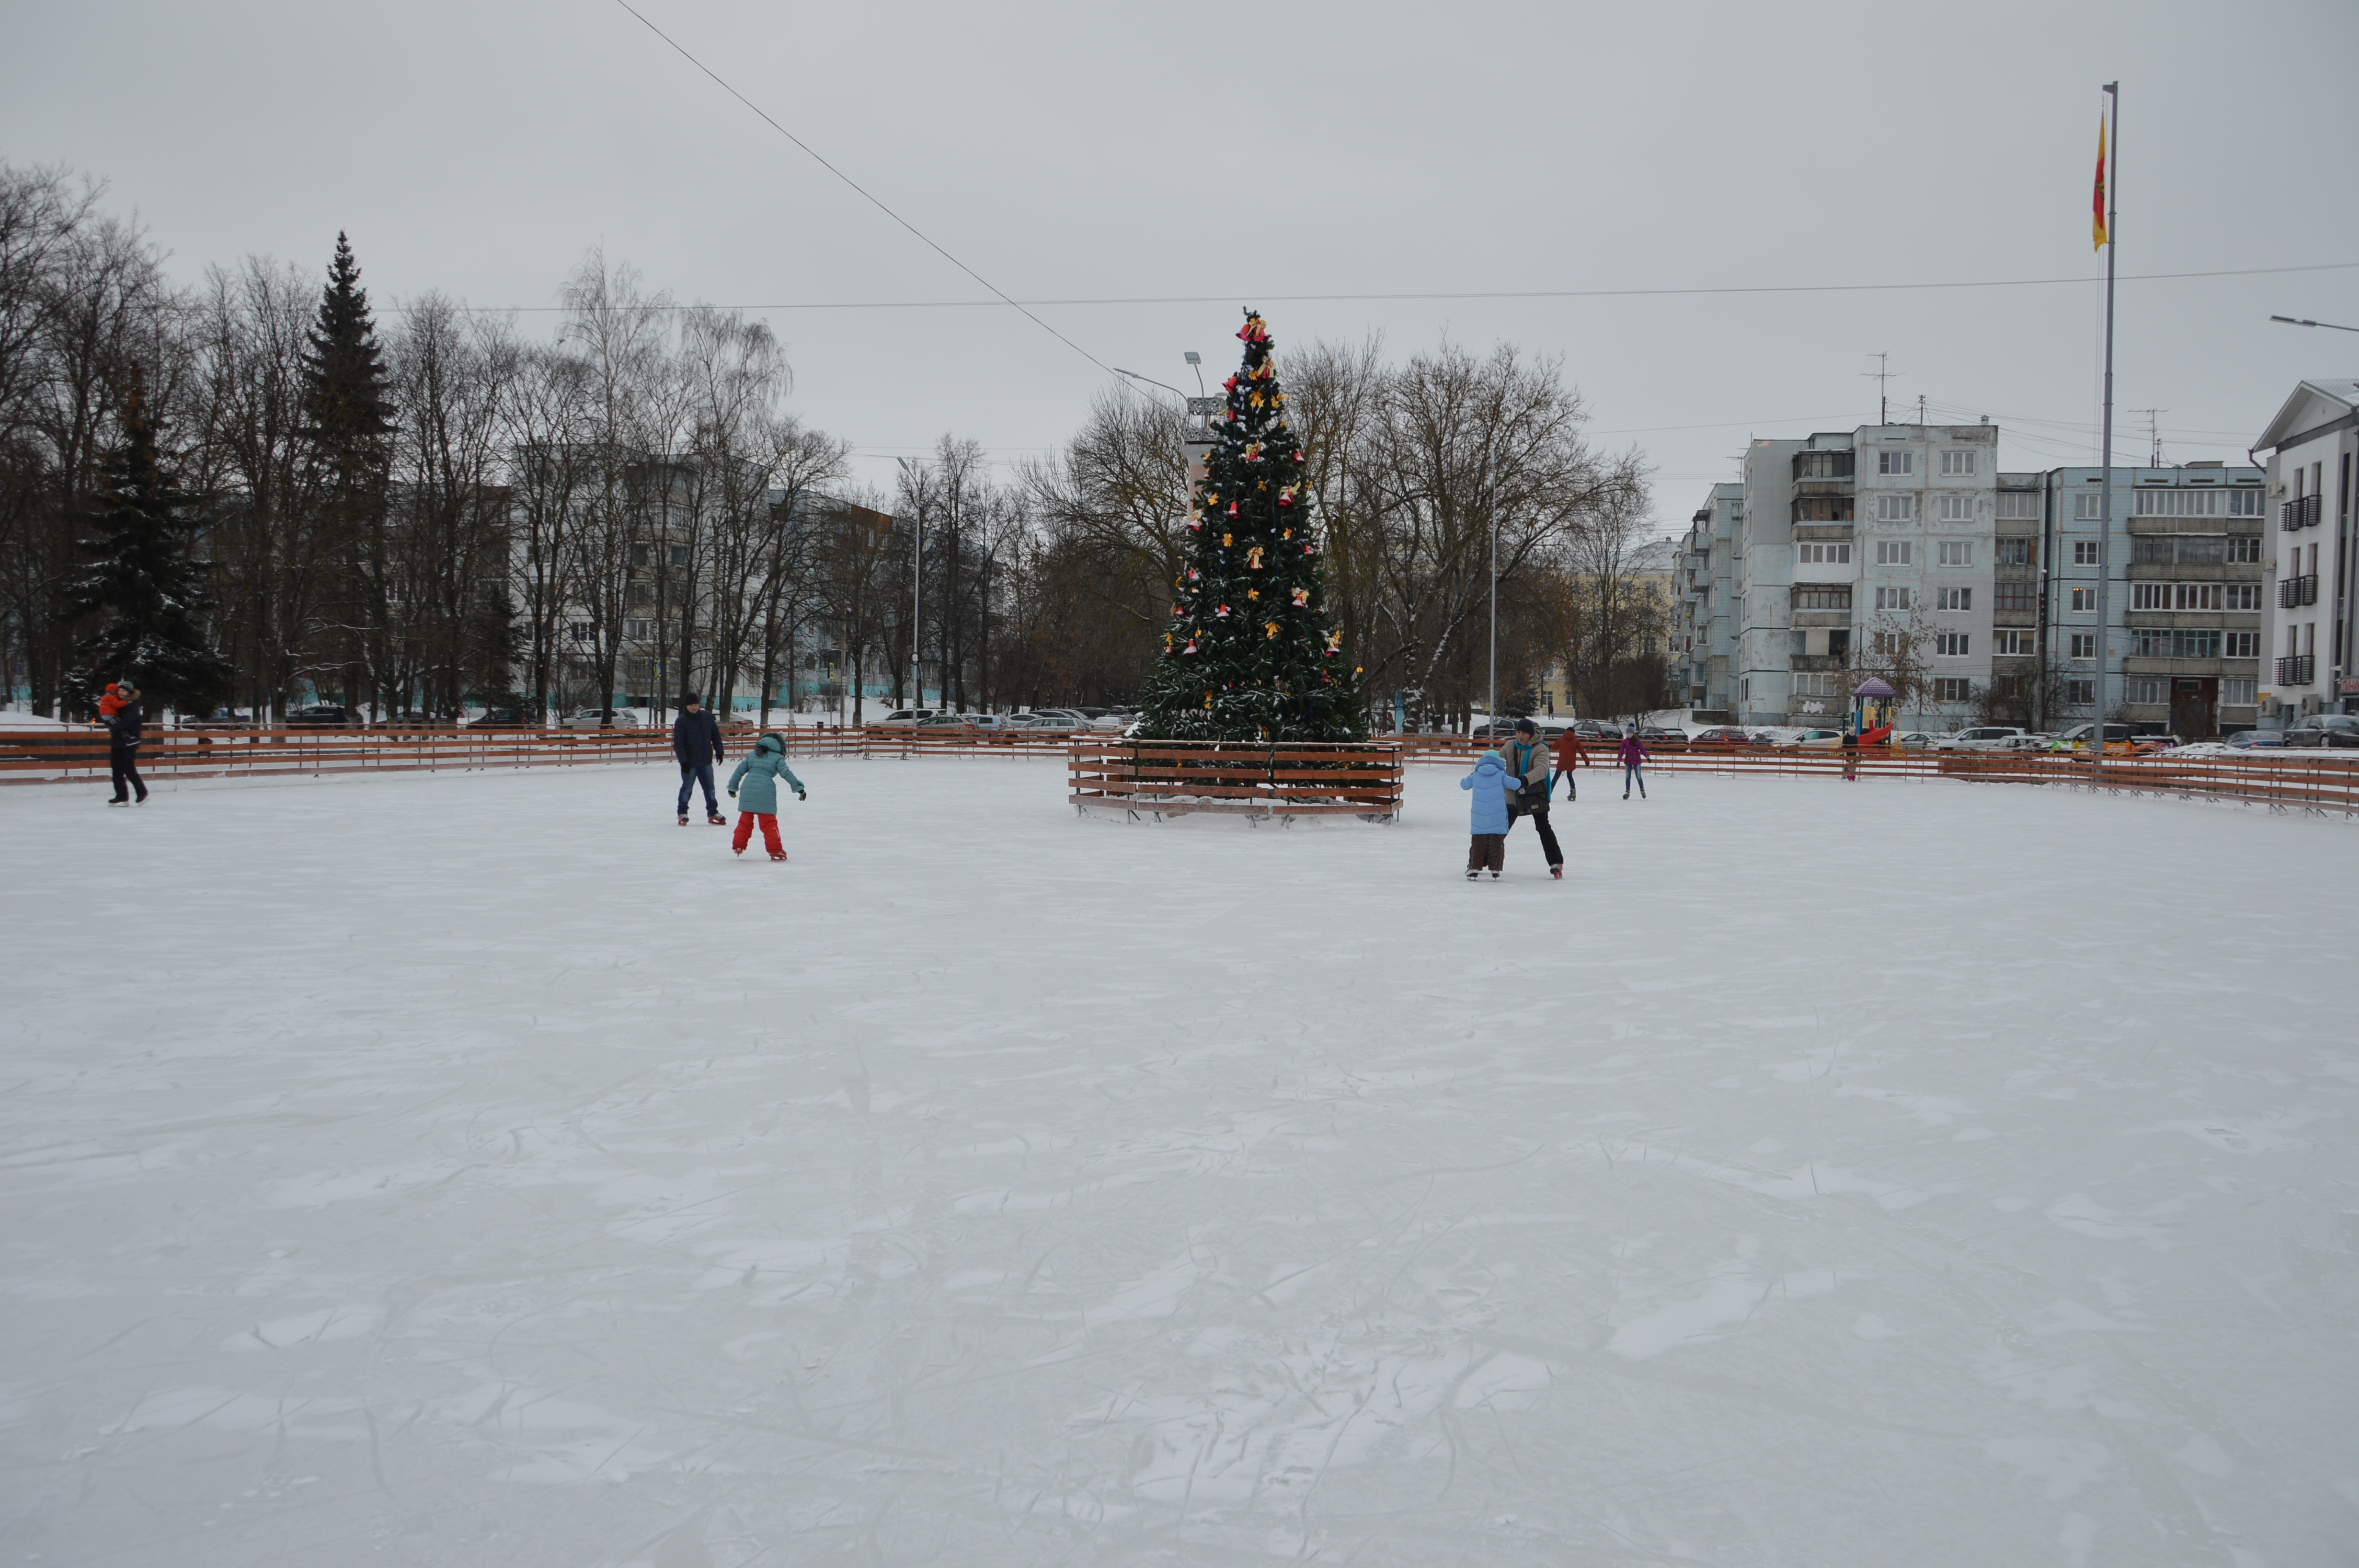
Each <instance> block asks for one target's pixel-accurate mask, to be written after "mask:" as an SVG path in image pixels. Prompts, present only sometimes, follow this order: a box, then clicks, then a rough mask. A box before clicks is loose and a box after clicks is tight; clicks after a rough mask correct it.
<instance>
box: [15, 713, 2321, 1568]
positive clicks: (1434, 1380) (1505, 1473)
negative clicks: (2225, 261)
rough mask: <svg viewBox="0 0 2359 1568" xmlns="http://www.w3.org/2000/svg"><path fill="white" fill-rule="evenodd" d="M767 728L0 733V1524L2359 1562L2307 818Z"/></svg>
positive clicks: (819, 1542)
mask: <svg viewBox="0 0 2359 1568" xmlns="http://www.w3.org/2000/svg"><path fill="white" fill-rule="evenodd" d="M798 768H799V771H800V772H801V773H802V774H803V776H804V778H805V779H806V780H808V781H809V783H810V786H811V799H810V804H808V805H805V806H796V805H794V804H793V803H791V802H788V804H787V809H786V811H785V812H784V814H783V818H784V823H785V827H786V830H787V838H788V848H789V849H790V851H791V853H792V855H793V860H792V861H791V863H790V864H788V865H786V866H773V865H770V864H768V863H766V862H763V861H761V860H758V858H754V859H748V860H732V859H731V857H730V855H729V853H728V849H727V845H726V843H725V841H724V838H725V836H724V835H723V832H722V831H721V830H720V829H717V828H712V827H705V826H703V825H702V824H701V822H700V823H699V824H698V825H697V826H695V827H690V828H687V829H681V828H679V827H675V826H673V825H672V821H671V815H670V793H671V787H672V781H671V779H670V778H669V776H668V775H669V773H670V770H669V768H664V769H660V770H658V769H656V768H629V767H620V768H609V769H594V770H584V771H580V772H571V773H565V772H527V773H473V774H444V775H440V776H434V777H377V778H342V779H332V780H325V781H287V782H284V783H280V784H266V783H262V782H258V781H256V782H248V783H243V784H212V785H198V784H190V785H185V786H180V787H177V788H175V787H170V786H167V787H165V788H163V789H160V790H159V791H158V797H157V799H156V801H155V802H154V803H153V804H152V805H150V806H147V807H145V808H144V809H139V810H133V811H108V810H105V809H103V808H102V807H101V806H99V804H98V802H99V800H100V798H101V791H100V789H98V788H85V787H71V788H68V787H57V788H29V789H18V790H10V791H7V792H5V794H0V854H5V887H6V890H7V891H6V896H5V901H0V935H5V954H6V959H5V966H0V1050H5V1056H0V1085H5V1091H6V1092H5V1096H0V1203H5V1211H0V1212H5V1235H4V1236H0V1239H5V1259H6V1267H5V1275H0V1280H5V1297H4V1298H0V1312H5V1317H0V1465H5V1475H6V1487H5V1500H0V1558H5V1561H7V1562H9V1563H44V1564H92V1565H98V1564H105V1565H110V1568H113V1565H123V1564H151V1563H153V1564H172V1565H174V1568H232V1565H235V1568H277V1565H281V1564H305V1565H310V1564H323V1565H342V1564H351V1563H399V1564H469V1565H476V1564H481V1565H485V1568H491V1565H504V1564H517V1565H526V1564H529V1565H544V1564H545V1565H549V1568H577V1565H584V1564H626V1563H627V1564H649V1565H652V1568H746V1565H751V1564H800V1563H837V1562H842V1563H864V1564H895V1565H901V1564H941V1565H944V1568H996V1565H1001V1564H1009V1565H1015V1564H1024V1565H1030V1564H1049V1563H1076V1564H1081V1563H1092V1564H1094V1563H1108V1564H1114V1563H1119V1564H1231V1563H1260V1562H1265V1561H1267V1562H1285V1561H1306V1562H1316V1563H1356V1564H1363V1565H1367V1568H1393V1565H1399V1568H1410V1565H1416V1568H1427V1565H1442V1564H1458V1563H1464V1564H1482V1565H1485V1568H1488V1565H1492V1564H1502V1563H1516V1564H1524V1563H1529V1564H1574V1563H1578V1564H1584V1565H1587V1564H1616V1565H1618V1564H1658V1563H1682V1564H1686V1563H1695V1564H1711V1565H1716V1568H1797V1565H1802V1564H1820V1563H1825V1564H1835V1565H1840V1568H1862V1565H1882V1564H1892V1565H1895V1568H1904V1565H1905V1568H1932V1565H1951V1564H1955V1565H1958V1568H1994V1565H2006V1568H2021V1565H2025V1564H2049V1563H2053V1564H2059V1565H2067V1564H2083V1563H2087V1564H2138V1565H2150V1564H2163V1563H2167V1564H2215V1563H2216V1564H2223V1565H2232V1564H2233V1565H2236V1568H2253V1565H2256V1564H2267V1565H2270V1568H2311V1565H2316V1564H2326V1563H2352V1562H2354V1561H2359V1559H2354V1555H2353V1553H2354V1545H2353V1543H2354V1541H2359V1403H2354V1391H2359V1340H2354V1331H2359V1186H2354V1181H2359V1146H2354V1122H2353V1113H2354V1109H2359V1027H2354V1009H2353V1004H2352V999H2353V984H2352V944H2353V941H2354V934H2359V891H2354V890H2359V875H2354V872H2359V825H2353V824H2350V823H2346V822H2342V821H2323V820H2316V819H2305V818H2302V817H2299V816H2269V815H2267V814H2266V813H2263V812H2259V811H2252V810H2239V809H2236V808H2233V807H2223V806H2203V805H2192V804H2184V803H2180V802H2175V801H2166V800H2136V799H2115V798H2108V797H2102V796H2093V795H2086V794H2080V793H2075V792H2068V791H2064V790H2059V789H2031V788H2025V787H2017V786H2008V785H1983V786H1976V785H1968V784H1921V783H1906V782H1898V781H1882V780H1875V781H1868V782H1864V783H1861V784H1855V785H1849V786H1846V785H1844V784H1841V783H1839V782H1837V781H1834V780H1831V779H1812V780H1778V779H1767V778H1750V779H1721V778H1709V777H1694V778H1683V777H1675V776H1665V777H1661V778H1658V779H1657V780H1656V781H1654V791H1655V794H1654V798H1653V799H1651V800H1648V801H1646V802H1644V803H1640V802H1636V801H1633V802H1631V803H1629V804H1627V805H1625V804H1624V803H1623V802H1622V801H1621V800H1620V799H1619V798H1618V797H1616V796H1615V795H1614V794H1613V793H1612V792H1611V791H1610V790H1608V789H1607V788H1606V787H1604V786H1605V784H1606V777H1605V775H1603V774H1602V773H1590V774H1588V775H1585V776H1586V778H1587V780H1588V784H1589V787H1588V788H1587V789H1586V790H1585V791H1584V792H1583V799H1582V801H1581V803H1580V804H1579V805H1577V806H1570V807H1568V806H1563V805H1562V804H1561V803H1560V805H1559V806H1558V809H1557V815H1558V817H1559V820H1560V829H1561V831H1562V833H1563V836H1564V838H1565V841H1566V845H1567V848H1568V849H1569V850H1570V851H1571V856H1572V869H1571V876H1570V878H1569V879H1568V881H1566V882H1564V883H1562V884H1555V883H1551V882H1549V881H1548V880H1547V879H1546V877H1545V874H1544V872H1543V871H1542V870H1541V868H1540V865H1539V857H1538V850H1537V849H1536V847H1535V845H1534V843H1533V841H1532V839H1531V838H1530V837H1529V829H1528V828H1527V827H1518V829H1517V836H1516V837H1515V838H1513V839H1511V841H1510V845H1509V852H1508V864H1509V871H1508V875H1507V879H1506V881H1501V882H1499V883H1496V884H1492V883H1489V882H1487V881H1486V882H1484V883H1483V884H1481V885H1476V886H1470V885H1468V884H1467V883H1466V882H1464V881H1462V864H1463V856H1464V830H1465V821H1466V814H1465V797H1464V795H1462V794H1460V793H1459V791H1458V790H1457V789H1456V787H1455V783H1456V772H1455V770H1443V769H1438V768H1418V769H1414V770H1412V778H1411V785H1410V795H1409V806H1410V810H1409V815H1408V820H1407V821H1406V822H1405V823H1403V824H1401V825H1399V826H1397V827H1361V826H1357V825H1353V826H1350V827H1332V826H1330V827H1306V828H1303V829H1299V830H1295V831H1286V830H1282V829H1277V828H1260V829H1256V828H1250V827H1245V826H1242V825H1240V824H1238V823H1235V822H1201V821H1198V822H1190V823H1183V824H1179V825H1169V826H1161V827H1158V826H1129V825H1119V824H1111V823H1103V822H1082V821H1077V820H1076V819H1075V816H1074V815H1073V813H1072V812H1071V809H1070V808H1069V807H1068V806H1066V805H1065V803H1064V787H1063V777H1062V772H1061V765H1060V764H1054V763H1046V762H1009V761H1005V760H1001V761H973V762H969V761H926V762H886V761H875V762H860V761H840V762H811V763H808V764H798ZM756 857H758V840H757V841H756Z"/></svg>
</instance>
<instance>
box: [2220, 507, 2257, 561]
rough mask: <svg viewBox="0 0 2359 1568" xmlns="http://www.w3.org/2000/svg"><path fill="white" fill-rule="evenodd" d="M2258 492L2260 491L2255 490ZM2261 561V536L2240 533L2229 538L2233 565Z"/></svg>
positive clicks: (2229, 553) (2229, 554)
mask: <svg viewBox="0 0 2359 1568" xmlns="http://www.w3.org/2000/svg"><path fill="white" fill-rule="evenodd" d="M2255 493H2256V494H2257V493H2259V492H2255ZM2260 561H2261V536H2260V535H2257V534H2238V535H2233V536H2232V537H2231V538H2230V539H2229V540H2228V563H2229V564H2230V565H2231V566H2248V567H2249V566H2258V565H2260Z"/></svg>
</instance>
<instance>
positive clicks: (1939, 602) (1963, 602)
mask: <svg viewBox="0 0 2359 1568" xmlns="http://www.w3.org/2000/svg"><path fill="white" fill-rule="evenodd" d="M1973 607H1974V590H1973V589H1970V588H1942V589H1934V590H1933V608H1934V609H1936V610H1972V609H1973Z"/></svg>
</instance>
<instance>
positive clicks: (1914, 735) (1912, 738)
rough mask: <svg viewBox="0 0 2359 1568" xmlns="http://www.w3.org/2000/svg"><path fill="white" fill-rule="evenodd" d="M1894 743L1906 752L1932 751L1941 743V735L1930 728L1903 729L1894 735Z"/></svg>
mask: <svg viewBox="0 0 2359 1568" xmlns="http://www.w3.org/2000/svg"><path fill="white" fill-rule="evenodd" d="M1892 743H1893V745H1895V746H1896V747H1898V748H1899V749H1900V750H1902V751H1904V752H1930V751H1933V750H1934V749H1936V748H1937V747H1939V746H1940V743H1941V737H1940V736H1939V735H1936V734H1934V733H1933V732H1932V731H1931V730H1901V731H1900V732H1898V733H1897V734H1896V735H1894V736H1893V737H1892Z"/></svg>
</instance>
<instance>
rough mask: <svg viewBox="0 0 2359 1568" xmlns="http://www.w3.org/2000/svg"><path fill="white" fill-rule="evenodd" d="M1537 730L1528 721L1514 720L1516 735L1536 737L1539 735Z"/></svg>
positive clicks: (1533, 724) (1536, 726) (1534, 725)
mask: <svg viewBox="0 0 2359 1568" xmlns="http://www.w3.org/2000/svg"><path fill="white" fill-rule="evenodd" d="M1539 728H1540V727H1539V726H1538V725H1537V724H1535V723H1533V722H1532V721H1531V720H1530V719H1517V720H1516V733H1517V734H1518V735H1537V734H1538V733H1539Z"/></svg>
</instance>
